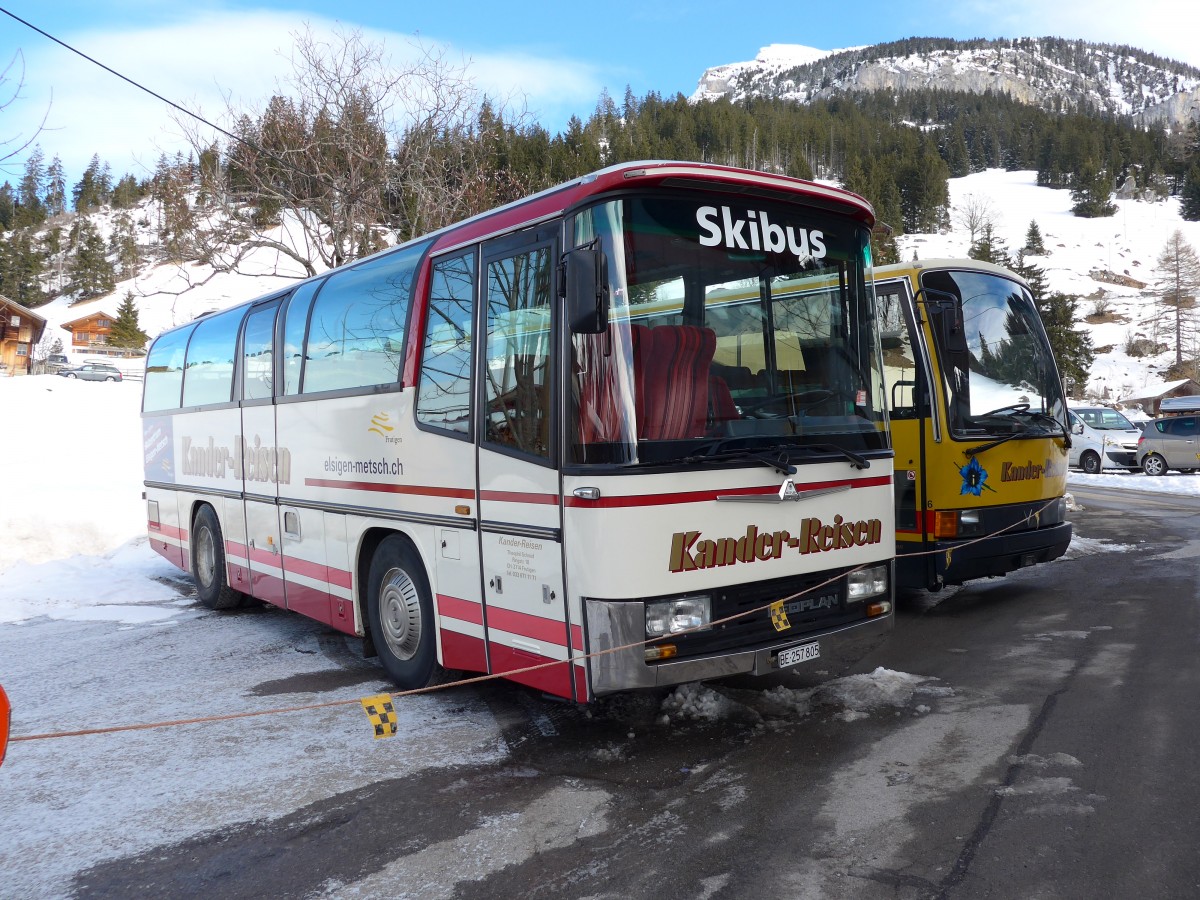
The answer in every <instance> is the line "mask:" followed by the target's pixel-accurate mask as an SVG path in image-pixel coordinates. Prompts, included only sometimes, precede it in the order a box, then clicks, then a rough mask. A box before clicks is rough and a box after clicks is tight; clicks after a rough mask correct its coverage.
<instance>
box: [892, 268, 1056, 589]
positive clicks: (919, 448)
mask: <svg viewBox="0 0 1200 900" xmlns="http://www.w3.org/2000/svg"><path fill="white" fill-rule="evenodd" d="M873 277H874V285H875V294H876V310H877V315H878V317H879V325H880V331H881V341H882V344H883V354H884V362H883V367H884V383H885V386H886V391H887V395H888V402H889V407H890V418H891V436H892V446H893V449H894V450H895V454H896V456H895V475H894V477H895V501H896V580H897V585H898V586H899V587H902V588H917V589H928V590H938V589H940V588H942V587H943V586H945V585H957V584H962V583H963V582H966V581H969V580H971V579H976V578H983V577H989V576H999V575H1005V574H1007V573H1008V572H1011V571H1013V570H1015V569H1019V568H1022V567H1025V566H1031V565H1035V564H1037V563H1042V562H1047V561H1049V560H1052V559H1057V558H1058V557H1059V556H1062V554H1063V553H1064V552H1065V551H1066V549H1067V545H1068V544H1069V543H1070V541H1071V524H1070V523H1069V522H1067V521H1066V518H1065V515H1066V503H1065V500H1064V497H1063V495H1064V493H1065V491H1066V480H1067V449H1068V447H1069V446H1070V445H1069V440H1070V439H1069V430H1068V428H1067V411H1066V401H1065V398H1064V394H1063V389H1062V379H1061V378H1060V377H1059V373H1058V367H1057V365H1056V364H1055V361H1054V355H1053V353H1052V352H1051V349H1050V342H1049V340H1048V339H1047V337H1046V330H1045V328H1044V327H1043V325H1042V321H1041V317H1040V315H1039V314H1038V311H1037V307H1036V305H1035V304H1034V301H1033V296H1032V295H1031V293H1030V291H1029V286H1028V285H1027V284H1026V283H1025V281H1024V280H1023V279H1021V278H1020V277H1019V276H1018V275H1016V274H1014V273H1013V272H1011V271H1009V270H1008V269H1005V268H1002V267H1000V266H996V265H992V264H990V263H984V262H979V261H977V260H971V259H941V260H928V261H919V262H917V261H914V262H909V263H902V264H899V265H893V266H881V267H877V268H876V269H875V270H874V276H873Z"/></svg>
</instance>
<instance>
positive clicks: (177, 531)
mask: <svg viewBox="0 0 1200 900" xmlns="http://www.w3.org/2000/svg"><path fill="white" fill-rule="evenodd" d="M146 525H147V530H149V531H154V532H157V533H158V534H160V535H162V536H163V537H169V538H175V539H176V540H180V541H186V540H187V539H188V533H187V531H186V530H185V529H183V528H176V527H175V526H174V525H164V524H163V523H162V522H153V521H149V520H148V521H147V523H146Z"/></svg>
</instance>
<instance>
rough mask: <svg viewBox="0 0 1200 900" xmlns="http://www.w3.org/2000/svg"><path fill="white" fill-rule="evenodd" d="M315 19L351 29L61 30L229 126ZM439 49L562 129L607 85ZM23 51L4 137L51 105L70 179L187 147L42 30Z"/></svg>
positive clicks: (263, 21)
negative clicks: (20, 85) (227, 112)
mask: <svg viewBox="0 0 1200 900" xmlns="http://www.w3.org/2000/svg"><path fill="white" fill-rule="evenodd" d="M306 22H307V23H308V25H309V26H311V28H312V30H313V31H314V32H315V33H317V34H323V33H332V32H333V31H334V30H335V29H338V28H343V29H344V28H346V27H347V26H345V25H344V24H342V23H335V22H333V21H331V20H328V19H322V18H319V17H313V16H307V17H302V16H300V15H299V14H295V13H273V12H249V13H246V12H239V13H200V14H197V15H195V16H193V17H192V18H189V19H188V20H186V21H178V22H175V23H172V24H164V25H161V26H155V27H149V28H144V29H136V30H128V29H123V30H120V31H104V30H92V31H87V32H79V33H74V34H66V35H61V37H62V39H63V40H64V41H65V42H67V43H69V44H71V45H72V46H74V47H76V48H77V49H79V50H80V51H82V52H83V53H86V54H87V55H88V56H90V57H92V58H93V59H95V60H97V61H98V62H100V63H103V64H105V65H107V66H109V67H111V68H112V69H114V70H116V71H117V72H120V73H121V74H122V75H124V76H126V77H127V78H129V79H130V80H132V81H136V82H138V83H139V84H142V85H144V86H145V87H147V88H149V89H151V90H153V91H154V92H155V93H157V94H159V95H161V96H163V97H165V98H167V99H168V100H171V101H173V102H175V103H178V104H179V105H181V106H184V107H186V108H188V109H190V110H193V111H196V112H199V113H201V114H203V115H204V116H205V117H206V118H208V119H209V120H210V121H216V122H218V123H219V124H227V123H224V122H223V121H221V118H220V116H221V113H222V111H223V110H224V109H225V106H226V102H225V98H226V96H227V95H228V96H229V97H230V98H231V99H232V101H233V103H234V104H235V105H237V106H239V107H243V108H247V109H249V110H250V111H252V112H253V111H257V110H259V109H261V107H262V102H263V101H264V100H265V99H266V98H267V97H269V96H270V94H271V92H272V91H273V89H274V88H275V86H276V84H277V82H278V80H280V79H281V78H283V77H285V76H286V75H287V74H288V73H289V72H290V70H291V66H290V60H289V54H290V48H291V46H292V43H293V41H292V37H291V35H292V34H293V33H295V32H297V31H299V30H301V29H303V27H304V25H305V23H306ZM351 27H352V26H351ZM363 31H364V35H365V36H366V37H367V39H368V40H371V41H383V42H384V43H386V45H387V49H388V52H389V53H390V55H391V56H392V58H393V59H394V60H396V61H397V62H402V61H403V60H405V59H411V58H412V57H413V56H414V55H415V54H416V53H417V52H418V50H417V48H416V38H414V37H413V36H411V35H404V34H399V33H394V32H393V33H386V32H381V31H371V30H367V29H364V30H363ZM421 43H422V44H423V45H425V46H427V47H428V46H432V45H433V44H434V43H435V42H432V41H430V40H429V39H428V38H425V37H422V38H421ZM438 46H440V48H441V49H443V50H445V52H446V61H447V62H448V63H450V64H452V65H458V64H463V65H466V66H467V67H468V68H467V74H468V77H470V78H472V79H473V80H474V82H475V84H476V86H477V87H478V89H479V90H480V91H482V92H484V93H486V94H488V95H489V96H490V97H493V98H495V99H497V100H498V101H501V102H506V103H508V104H509V105H512V106H514V107H526V106H527V107H528V109H529V110H530V111H531V112H532V113H534V114H535V116H536V118H538V120H539V121H542V122H543V123H544V124H545V125H546V127H547V128H549V129H550V130H551V131H552V132H553V131H555V130H558V129H560V128H561V127H563V125H565V122H566V119H567V117H568V116H569V115H570V114H571V113H572V112H578V113H579V114H580V115H581V116H586V115H587V113H588V112H590V110H591V108H592V105H593V103H594V101H595V99H596V97H597V96H598V95H599V93H600V88H601V80H600V77H599V75H598V74H597V72H596V71H595V70H594V68H593V67H591V66H590V65H588V64H586V63H581V62H578V61H574V60H569V59H546V58H538V57H536V56H533V55H527V54H505V53H493V52H485V53H478V54H474V53H472V52H471V50H470V48H461V47H450V46H449V45H448V44H441V45H438ZM25 48H26V49H25V60H26V66H25V78H24V80H25V87H24V89H23V90H22V99H21V100H20V101H18V102H17V103H14V104H13V105H11V106H10V107H9V108H8V109H6V110H5V116H4V118H5V123H4V131H3V134H2V135H0V138H9V137H11V136H13V135H25V136H28V135H30V134H32V133H34V131H36V129H37V126H38V124H39V123H40V121H41V119H42V117H43V115H45V114H46V112H47V109H49V118H48V121H47V122H46V129H47V130H46V131H45V132H44V133H43V134H42V135H41V136H40V137H39V142H40V144H41V146H42V148H43V151H44V152H45V155H46V157H47V159H49V158H50V157H52V156H53V155H54V154H56V153H57V154H58V155H59V156H60V157H61V159H62V161H63V165H64V167H65V168H66V170H67V175H68V179H69V181H71V182H72V183H73V182H74V181H75V180H77V179H78V177H79V175H80V174H81V173H82V170H83V169H84V167H86V165H87V163H88V160H90V159H91V157H92V155H93V154H97V155H99V157H100V159H101V160H102V161H105V162H108V163H110V165H111V166H112V170H113V173H114V175H116V176H120V175H121V174H123V173H124V172H126V171H129V172H132V173H133V174H135V175H136V176H138V177H144V176H145V175H147V174H149V173H150V172H152V171H153V168H154V165H155V162H156V161H157V159H158V156H159V154H160V153H164V152H165V153H167V154H168V155H173V154H174V153H175V152H177V151H183V152H185V153H186V152H187V145H186V143H185V142H184V141H183V139H182V136H181V131H180V129H179V127H178V126H177V125H175V123H174V121H173V117H178V116H179V115H180V114H179V113H178V112H176V111H173V110H171V109H170V108H169V106H168V105H167V104H165V103H163V102H162V101H161V100H157V99H155V98H154V97H152V96H150V95H149V94H147V93H145V92H143V91H141V90H139V89H138V88H136V87H134V86H133V85H131V84H129V83H127V82H125V81H123V80H121V79H120V78H118V77H116V76H114V75H112V74H110V73H109V72H106V71H104V70H103V69H101V68H99V67H98V66H96V65H95V64H93V63H90V62H88V61H87V60H84V59H82V58H81V57H79V56H77V55H76V54H74V53H71V52H70V51H68V50H66V49H64V48H63V47H61V46H58V45H56V44H51V43H49V42H47V41H45V40H44V39H42V38H40V37H39V38H37V40H36V41H28V42H26V43H25ZM20 165H21V163H20V162H19V161H18V162H17V164H16V166H14V165H13V164H12V163H11V162H10V164H9V166H8V170H9V172H8V175H7V176H6V175H5V174H4V173H0V180H3V179H4V178H5V177H10V178H11V174H12V173H13V171H14V170H15V171H17V172H19V170H20Z"/></svg>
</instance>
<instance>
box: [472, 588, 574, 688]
mask: <svg viewBox="0 0 1200 900" xmlns="http://www.w3.org/2000/svg"><path fill="white" fill-rule="evenodd" d="M488 615H489V616H490V615H491V610H489V611H488ZM488 652H489V653H490V654H491V657H492V674H494V675H501V674H504V673H506V672H511V671H513V670H514V669H523V668H525V667H526V666H536V665H539V664H541V663H548V662H555V660H552V659H549V658H548V657H545V656H539V655H538V654H536V653H530V652H528V651H527V650H518V649H516V648H515V647H506V646H504V645H503V644H497V643H496V642H495V641H488ZM572 668H573V664H572V663H571V661H570V660H563V661H562V662H561V663H559V664H558V665H554V666H546V668H544V669H536V670H534V671H532V672H522V673H520V674H519V675H509V676H508V678H509V679H510V680H511V681H515V682H517V683H518V684H526V685H529V687H532V688H537V689H538V690H540V691H545V692H546V693H547V694H553V695H554V696H556V697H566V698H567V699H568V700H570V699H572V698H573V694H572V690H571V669H572Z"/></svg>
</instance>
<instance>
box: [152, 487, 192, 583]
mask: <svg viewBox="0 0 1200 900" xmlns="http://www.w3.org/2000/svg"><path fill="white" fill-rule="evenodd" d="M176 496H177V495H176V492H175V491H169V490H164V489H162V488H147V489H146V526H147V527H146V530H147V533H148V534H149V535H150V549H152V550H153V551H154V552H155V553H157V554H158V555H159V556H161V557H163V558H164V559H165V560H167V562H169V563H170V564H171V565H173V566H178V567H179V568H180V569H183V571H185V572H186V571H187V570H188V566H187V563H186V562H185V559H186V554H185V552H184V548H185V547H186V546H187V540H188V529H187V524H186V522H185V524H184V525H183V526H180V518H179V505H178V503H177V500H176Z"/></svg>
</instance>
